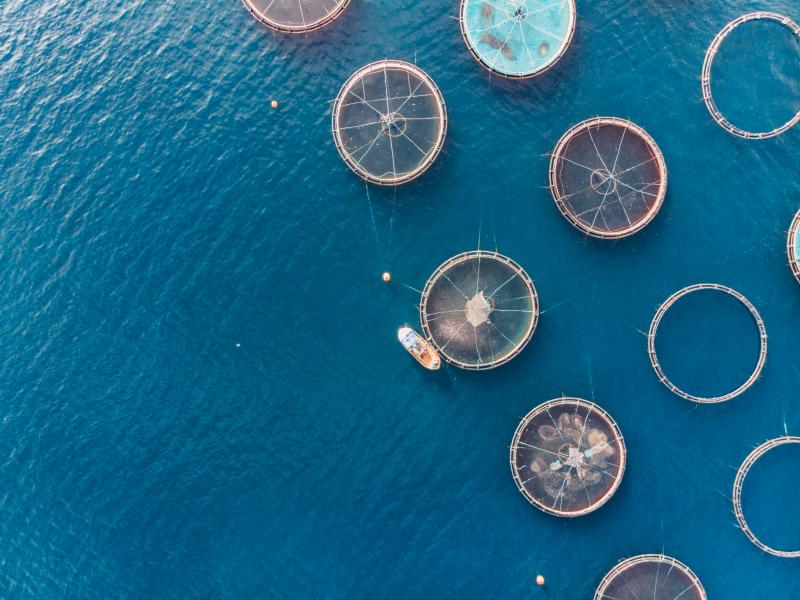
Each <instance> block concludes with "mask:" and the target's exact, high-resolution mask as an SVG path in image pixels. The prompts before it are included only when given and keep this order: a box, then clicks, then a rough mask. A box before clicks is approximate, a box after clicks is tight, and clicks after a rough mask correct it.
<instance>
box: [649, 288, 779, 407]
mask: <svg viewBox="0 0 800 600" xmlns="http://www.w3.org/2000/svg"><path fill="white" fill-rule="evenodd" d="M701 290H713V291H717V292H722V293H724V294H728V295H729V296H732V297H733V298H735V299H736V300H738V301H739V302H741V303H742V305H744V307H745V308H746V309H747V310H748V311H749V312H750V314H751V315H752V317H753V320H754V321H755V323H756V326H757V327H758V336H759V352H758V361H757V363H756V367H755V369H754V370H753V372H752V373H751V374H750V376H749V377H748V378H747V381H745V382H744V383H743V384H742V385H740V386H739V387H738V388H736V389H735V390H733V391H732V392H728V393H727V394H723V395H721V396H713V397H704V396H695V395H694V394H689V393H688V392H685V391H683V390H682V389H681V388H679V387H678V386H677V385H675V384H674V383H672V381H670V379H669V378H668V377H667V376H666V374H665V373H664V370H663V369H662V367H661V363H660V362H659V360H658V354H657V353H656V336H657V334H658V326H659V325H660V324H661V319H662V318H663V317H664V315H665V314H666V313H667V311H668V310H669V309H670V308H671V307H672V305H673V304H675V303H676V302H677V301H678V300H680V299H681V298H683V297H684V296H688V295H689V294H692V293H694V292H698V291H701ZM647 354H648V356H649V357H650V364H651V365H652V367H653V370H654V371H655V372H656V375H658V378H659V380H660V381H661V383H663V384H664V385H665V386H667V388H669V390H670V391H671V392H673V393H674V394H676V395H678V396H680V397H681V398H685V399H686V400H691V401H692V402H697V403H700V404H717V403H720V402H726V401H727V400H731V399H733V398H736V397H737V396H739V395H741V394H743V393H744V392H745V391H747V390H748V389H750V388H751V387H752V386H753V384H754V383H755V382H756V380H757V379H758V378H759V376H760V375H761V371H762V370H763V369H764V364H765V363H766V361H767V329H766V327H765V326H764V321H763V319H762V318H761V315H760V314H759V313H758V310H756V307H755V306H753V304H752V303H751V302H750V301H749V300H748V299H747V298H745V297H744V296H743V295H742V294H740V293H739V292H737V291H736V290H734V289H732V288H729V287H727V286H724V285H721V284H718V283H698V284H695V285H691V286H689V287H685V288H683V289H682V290H678V291H677V292H675V293H674V294H672V295H671V296H670V297H669V298H667V299H666V300H665V301H664V302H663V303H662V304H661V306H659V307H658V310H657V311H656V314H655V316H654V317H653V320H652V322H651V323H650V331H649V332H648V334H647Z"/></svg>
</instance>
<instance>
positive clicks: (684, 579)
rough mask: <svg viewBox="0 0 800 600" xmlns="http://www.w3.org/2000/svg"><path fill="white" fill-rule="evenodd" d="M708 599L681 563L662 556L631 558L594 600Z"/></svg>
mask: <svg viewBox="0 0 800 600" xmlns="http://www.w3.org/2000/svg"><path fill="white" fill-rule="evenodd" d="M644 598H647V599H648V600H706V598H707V596H706V592H705V590H704V589H703V586H702V584H701V583H700V580H699V579H698V578H697V576H696V575H695V574H694V573H693V572H692V570H691V569H689V567H687V566H686V565H684V564H683V563H681V562H680V561H679V560H677V559H674V558H671V557H669V556H664V555H661V554H645V555H642V556H636V557H633V558H629V559H627V560H625V561H623V562H621V563H620V564H618V565H617V566H616V567H614V568H613V569H612V570H611V571H610V572H609V573H608V574H607V575H606V576H605V578H604V579H603V581H602V583H601V584H600V586H599V587H598V588H597V591H596V592H595V596H594V599H595V600H643V599H644Z"/></svg>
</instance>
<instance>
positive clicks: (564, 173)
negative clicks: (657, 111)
mask: <svg viewBox="0 0 800 600" xmlns="http://www.w3.org/2000/svg"><path fill="white" fill-rule="evenodd" d="M550 191H551V192H552V193H553V198H554V199H555V201H556V205H557V206H558V208H559V210H561V213H562V214H563V215H564V216H565V217H566V218H567V219H568V220H569V221H570V223H572V224H573V225H574V226H575V227H577V228H578V229H580V230H581V231H583V232H585V233H588V234H589V235H592V236H595V237H600V238H621V237H624V236H627V235H631V234H633V233H636V232H637V231H639V230H640V229H642V228H643V227H644V226H645V225H647V224H648V223H649V222H650V221H651V220H652V219H653V218H654V217H655V216H656V214H657V213H658V211H659V209H660V208H661V205H662V203H663V202H664V196H665V195H666V193H667V167H666V163H665V162H664V157H663V155H662V154H661V150H659V148H658V146H657V145H656V143H655V141H654V140H653V138H651V137H650V136H649V135H648V134H647V132H646V131H644V130H643V129H642V128H641V127H639V126H638V125H635V124H634V123H631V122H630V121H626V120H624V119H618V118H615V117H598V118H595V119H589V120H587V121H583V122H582V123H579V124H577V125H575V126H574V127H572V128H571V129H569V130H568V131H567V132H566V133H565V134H564V135H563V136H562V137H561V139H560V140H559V142H558V144H557V145H556V147H555V149H554V150H553V155H552V157H551V160H550Z"/></svg>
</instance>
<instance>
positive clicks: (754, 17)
mask: <svg viewBox="0 0 800 600" xmlns="http://www.w3.org/2000/svg"><path fill="white" fill-rule="evenodd" d="M753 21H768V22H774V23H778V24H779V25H782V26H784V27H786V28H787V29H789V30H790V31H791V32H792V33H793V34H794V36H795V37H797V38H798V39H800V26H798V25H797V23H795V22H794V21H792V20H791V19H790V18H789V17H786V16H784V15H781V14H778V13H773V12H764V11H758V12H752V13H748V14H746V15H742V16H741V17H738V18H736V19H734V20H733V21H731V22H730V23H728V24H727V25H725V27H723V28H722V30H721V31H720V32H719V33H718V34H717V35H716V37H714V40H713V41H712V42H711V45H710V46H709V48H708V50H707V51H706V56H705V60H704V61H703V73H702V87H703V100H704V101H705V103H706V107H707V108H708V112H709V113H710V114H711V117H712V118H713V119H714V121H716V122H717V124H718V125H719V126H720V127H722V128H723V129H724V130H725V131H727V132H728V133H731V134H733V135H735V136H738V137H741V138H744V139H748V140H763V139H766V138H771V137H775V136H778V135H780V134H782V133H783V132H785V131H787V130H788V129H790V128H792V127H793V126H794V125H796V124H797V122H798V121H800V110H798V111H797V113H796V114H795V115H794V116H793V117H792V118H791V119H789V120H788V121H787V122H785V123H783V124H782V125H779V126H777V127H775V128H773V129H770V130H768V131H748V130H746V129H742V128H740V127H737V126H736V125H734V124H733V123H731V122H730V121H729V120H728V119H727V117H725V115H723V114H722V112H721V111H720V109H719V107H718V106H717V103H716V102H715V101H714V96H713V94H712V91H711V86H712V77H711V70H712V68H713V64H714V58H715V57H716V56H717V53H718V52H719V49H720V47H721V46H722V43H723V42H724V41H725V39H726V38H728V36H729V35H730V34H731V33H732V32H733V31H734V30H736V29H737V28H738V27H740V26H741V25H743V24H745V23H750V22H753Z"/></svg>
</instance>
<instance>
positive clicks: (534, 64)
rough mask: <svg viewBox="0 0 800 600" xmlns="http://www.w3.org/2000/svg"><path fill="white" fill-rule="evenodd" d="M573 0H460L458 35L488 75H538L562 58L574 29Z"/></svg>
mask: <svg viewBox="0 0 800 600" xmlns="http://www.w3.org/2000/svg"><path fill="white" fill-rule="evenodd" d="M576 19H577V11H576V10H575V0H549V1H546V2H542V1H540V0H495V1H493V2H490V1H489V0H461V9H460V18H459V22H460V23H461V35H462V37H463V38H464V42H465V43H466V44H467V48H469V51H470V53H471V54H472V56H474V57H475V59H476V60H477V61H478V62H479V63H481V64H482V65H483V66H484V67H485V68H487V69H488V70H489V71H491V72H492V73H496V74H497V75H501V76H502V77H508V78H511V79H524V78H527V77H534V76H536V75H540V74H542V73H544V72H545V71H547V70H548V69H549V68H550V67H552V66H553V65H554V64H555V63H556V62H558V60H559V59H560V58H561V57H562V56H564V53H565V52H566V51H567V48H569V45H570V42H571V41H572V36H573V34H574V33H575V21H576Z"/></svg>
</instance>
